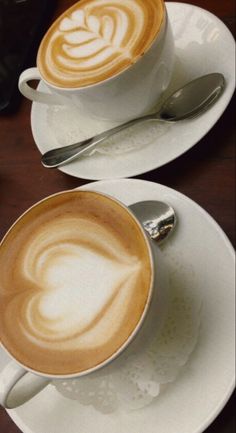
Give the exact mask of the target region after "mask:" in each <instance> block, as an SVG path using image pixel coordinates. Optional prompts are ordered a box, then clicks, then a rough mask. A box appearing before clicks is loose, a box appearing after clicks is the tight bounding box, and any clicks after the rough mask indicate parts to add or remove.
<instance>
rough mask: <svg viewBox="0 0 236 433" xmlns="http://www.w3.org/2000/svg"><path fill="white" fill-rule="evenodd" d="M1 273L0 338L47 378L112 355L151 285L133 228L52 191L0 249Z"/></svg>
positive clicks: (114, 212)
mask: <svg viewBox="0 0 236 433" xmlns="http://www.w3.org/2000/svg"><path fill="white" fill-rule="evenodd" d="M98 202H99V204H98ZM110 221H111V223H110ZM127 224H128V226H129V234H128V235H127V233H126V231H127V230H125V226H127ZM9 269H11V270H12V272H11V273H9ZM0 271H1V275H2V280H1V283H0V312H1V315H0V336H1V340H2V342H3V344H4V345H6V348H7V349H8V350H9V351H10V352H11V353H12V354H13V355H14V356H15V357H16V359H18V360H19V361H20V362H22V363H23V364H24V365H26V366H29V367H30V368H33V369H34V370H37V371H41V372H44V373H51V374H71V373H74V372H80V371H83V370H86V369H89V368H91V367H94V366H96V365H97V364H99V363H101V362H103V361H104V360H106V359H107V358H109V357H110V356H111V355H112V354H113V353H115V352H116V351H117V350H118V349H119V347H120V346H121V345H122V344H123V343H124V342H125V341H126V339H127V338H128V337H129V335H130V334H131V333H132V331H133V330H134V328H135V326H136V324H137V323H138V321H139V320H140V317H141V315H142V313H143V310H144V308H145V305H146V302H147V298H148V294H149V288H150V284H151V266H150V257H149V252H148V248H147V245H146V241H145V240H144V237H143V235H142V233H141V231H140V229H139V227H138V225H137V224H136V223H135V221H134V220H133V219H132V217H130V216H129V215H128V214H127V212H126V211H125V210H124V209H123V208H122V207H120V206H119V205H117V204H116V203H115V202H112V201H111V200H110V199H107V198H105V197H102V199H99V200H97V195H96V194H95V195H94V193H88V192H82V193H81V192H71V193H67V194H65V195H64V194H61V195H60V194H59V195H58V196H55V197H54V198H53V199H52V200H48V201H47V200H46V201H45V202H43V203H42V205H41V206H39V207H37V206H36V207H35V208H33V209H32V210H31V211H30V212H28V213H27V214H26V215H25V216H24V217H23V218H22V222H20V223H18V224H16V225H15V228H13V230H12V231H11V232H10V234H9V235H8V236H7V237H6V240H5V241H4V242H3V244H2V246H1V249H0ZM12 318H14V321H13V322H12Z"/></svg>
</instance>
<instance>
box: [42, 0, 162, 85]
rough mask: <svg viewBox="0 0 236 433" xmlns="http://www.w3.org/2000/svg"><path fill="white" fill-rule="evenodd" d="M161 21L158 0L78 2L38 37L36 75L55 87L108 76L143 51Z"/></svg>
mask: <svg viewBox="0 0 236 433" xmlns="http://www.w3.org/2000/svg"><path fill="white" fill-rule="evenodd" d="M162 17H163V4H162V1H161V0H84V1H83V0H82V1H80V2H78V3H77V4H76V5H74V6H73V7H72V8H70V9H69V10H68V11H67V12H66V13H64V14H63V15H62V17H60V18H59V19H58V20H57V21H56V22H55V23H54V25H53V26H52V27H51V28H50V29H49V31H48V33H47V34H46V36H45V37H44V39H43V41H42V43H41V46H40V50H39V55H38V60H37V63H38V66H39V69H40V72H41V73H42V75H43V77H44V78H45V79H46V80H47V81H48V82H50V83H51V84H55V85H58V86H61V87H83V86H86V85H89V84H93V83H97V82H99V81H102V80H104V79H106V78H108V77H111V76H113V75H115V74H116V73H118V72H119V71H121V70H123V69H125V68H126V67H128V66H129V65H130V64H132V63H134V62H135V61H136V59H137V58H138V57H139V56H140V55H142V54H143V53H144V52H145V51H146V50H147V48H148V47H149V46H150V45H151V43H152V41H153V39H154V38H155V36H156V34H157V32H158V31H159V28H160V25H161V22H162Z"/></svg>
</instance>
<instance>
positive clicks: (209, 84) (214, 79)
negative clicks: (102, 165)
mask: <svg viewBox="0 0 236 433" xmlns="http://www.w3.org/2000/svg"><path fill="white" fill-rule="evenodd" d="M224 87H225V79H224V76H223V75H222V74H219V73H212V74H208V75H204V76H202V77H199V78H197V79H195V80H193V81H190V82H189V83H188V84H186V85H185V86H184V87H182V88H180V89H179V90H177V91H175V92H174V93H173V94H172V95H171V96H170V97H169V98H168V99H167V100H166V101H165V102H164V103H163V104H162V106H161V109H160V110H159V111H158V112H156V113H152V114H148V115H146V116H142V117H139V118H138V119H134V120H130V121H129V122H126V123H124V124H123V125H119V126H116V127H115V128H112V129H110V130H108V131H105V132H102V133H101V134H98V135H96V136H95V137H91V138H88V139H86V140H83V141H80V142H78V143H74V144H70V145H69V146H64V147H62V148H57V149H53V150H49V151H48V152H46V153H45V154H44V155H43V156H42V160H41V162H42V164H43V166H44V167H46V168H56V167H59V166H61V165H64V164H67V163H68V162H71V161H73V160H74V159H76V158H78V157H79V156H82V155H84V154H85V153H87V152H88V151H91V150H92V149H93V148H94V147H95V146H97V145H98V144H99V143H101V142H103V141H104V140H105V139H107V138H108V137H110V136H111V135H114V134H117V133H118V132H120V131H122V130H123V129H126V128H129V127H130V126H133V125H135V124H137V123H140V122H144V121H146V120H158V121H168V122H176V121H179V120H184V119H190V118H193V117H196V116H198V115H199V114H201V113H203V112H205V111H206V110H207V109H208V108H209V107H210V106H211V105H212V104H213V103H214V102H216V101H217V99H218V98H219V97H220V95H221V93H222V91H223V89H224ZM121 109H122V107H121Z"/></svg>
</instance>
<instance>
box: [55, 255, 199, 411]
mask: <svg viewBox="0 0 236 433" xmlns="http://www.w3.org/2000/svg"><path fill="white" fill-rule="evenodd" d="M170 254H171V253H170V251H168V259H169V260H168V261H169V262H170V263H169V265H170V267H169V269H170V274H169V300H168V311H167V314H166V317H165V320H164V324H163V325H162V328H161V330H159V332H157V330H155V328H154V327H153V328H152V329H153V331H152V333H151V334H152V335H149V338H147V339H146V340H147V343H146V345H144V344H143V339H141V340H140V344H138V343H139V340H138V338H139V336H138V337H137V339H136V344H135V345H134V348H132V343H131V346H130V347H129V349H128V350H127V352H124V353H123V354H122V355H121V356H120V357H119V358H117V359H116V360H115V361H113V363H112V364H110V365H109V366H107V367H105V368H103V369H101V370H98V371H97V372H95V373H92V374H90V375H88V376H84V377H81V378H79V379H71V380H57V381H54V382H53V385H54V386H55V387H56V389H57V390H58V391H59V392H60V393H61V394H62V395H63V396H64V397H67V398H70V399H74V400H78V402H80V403H81V404H83V405H92V406H93V407H94V408H96V409H97V410H98V411H101V412H102V413H110V412H113V411H115V410H118V409H122V410H135V409H139V408H142V407H144V406H146V405H148V404H150V403H151V402H152V401H153V400H154V399H156V398H157V397H158V395H159V394H160V392H161V390H162V389H163V388H164V387H165V386H166V384H168V383H170V382H173V381H174V380H175V379H176V378H177V376H178V375H179V373H180V372H181V371H182V369H183V367H184V366H185V365H186V363H187V361H188V360H189V357H190V355H191V353H192V352H193V350H194V348H195V345H196V343H197V339H198V333H199V327H200V312H201V296H199V295H198V296H196V294H195V293H194V292H193V291H191V284H190V281H191V278H194V271H193V269H191V265H188V266H187V267H186V268H185V267H184V266H183V265H182V264H181V263H180V262H181V258H180V259H179V260H178V259H176V254H177V253H176V252H173V256H172V258H171V255H170ZM164 255H165V254H164ZM177 257H178V256H177ZM148 329H149V332H150V328H148Z"/></svg>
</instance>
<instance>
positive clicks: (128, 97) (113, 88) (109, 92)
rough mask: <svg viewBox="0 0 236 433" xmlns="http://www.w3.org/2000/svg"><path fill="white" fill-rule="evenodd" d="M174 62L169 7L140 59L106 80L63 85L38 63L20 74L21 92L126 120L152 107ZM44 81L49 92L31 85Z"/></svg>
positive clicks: (104, 116)
mask: <svg viewBox="0 0 236 433" xmlns="http://www.w3.org/2000/svg"><path fill="white" fill-rule="evenodd" d="M173 65H174V41H173V35H172V30H171V26H170V23H169V19H168V15H167V11H166V9H165V13H164V19H163V21H162V24H161V28H160V31H159V32H158V33H157V35H156V37H155V38H154V40H153V42H152V44H151V46H150V47H149V49H148V50H147V51H146V52H145V53H144V55H141V56H140V57H139V59H138V60H137V61H136V62H135V63H134V64H132V65H131V66H129V67H128V68H127V69H125V70H123V71H121V72H120V73H118V74H117V75H114V76H112V77H110V78H108V79H106V80H104V81H100V82H98V83H96V84H93V85H88V86H86V87H80V88H65V87H63V88H61V87H57V86H55V85H52V84H51V83H49V82H47V81H45V79H44V78H43V77H42V76H41V74H40V72H39V69H38V68H37V67H35V68H30V69H27V70H25V71H24V72H23V73H22V74H21V75H20V77H19V90H20V92H21V93H22V94H23V95H24V96H25V97H26V98H28V99H30V100H31V101H35V102H39V103H44V104H49V105H50V104H60V105H63V104H64V105H65V104H66V105H68V104H69V105H71V104H72V105H75V106H78V107H80V108H81V109H82V110H83V111H84V112H85V113H86V114H88V115H90V116H92V117H95V118H100V119H106V120H111V121H117V122H123V121H127V120H130V119H132V118H135V117H138V116H140V115H142V114H144V113H146V112H148V111H150V110H151V109H152V108H153V107H154V106H155V105H156V104H157V102H158V99H159V98H160V96H161V94H162V93H163V92H164V91H165V90H166V88H167V87H168V84H169V82H170V79H171V74H172V71H173ZM31 80H39V81H42V82H43V83H44V84H45V85H46V87H47V89H48V90H49V92H50V93H49V94H48V93H46V92H43V91H41V90H38V89H36V90H35V89H34V88H32V87H31V86H30V85H29V81H31Z"/></svg>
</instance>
